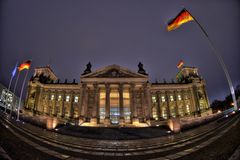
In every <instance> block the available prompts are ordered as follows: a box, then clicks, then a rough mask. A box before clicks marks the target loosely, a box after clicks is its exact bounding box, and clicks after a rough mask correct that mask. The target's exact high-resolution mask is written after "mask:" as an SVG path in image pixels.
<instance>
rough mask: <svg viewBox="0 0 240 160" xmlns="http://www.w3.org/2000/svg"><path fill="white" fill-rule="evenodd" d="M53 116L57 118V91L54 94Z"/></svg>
mask: <svg viewBox="0 0 240 160" xmlns="http://www.w3.org/2000/svg"><path fill="white" fill-rule="evenodd" d="M53 116H57V90H55V92H54V113H53Z"/></svg>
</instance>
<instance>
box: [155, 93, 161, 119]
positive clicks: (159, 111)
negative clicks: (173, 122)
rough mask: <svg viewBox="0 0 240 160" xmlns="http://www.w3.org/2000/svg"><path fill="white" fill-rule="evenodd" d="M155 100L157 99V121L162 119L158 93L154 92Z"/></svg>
mask: <svg viewBox="0 0 240 160" xmlns="http://www.w3.org/2000/svg"><path fill="white" fill-rule="evenodd" d="M156 98H157V116H158V119H161V118H162V116H161V115H162V109H161V105H160V102H161V101H160V96H159V92H156Z"/></svg>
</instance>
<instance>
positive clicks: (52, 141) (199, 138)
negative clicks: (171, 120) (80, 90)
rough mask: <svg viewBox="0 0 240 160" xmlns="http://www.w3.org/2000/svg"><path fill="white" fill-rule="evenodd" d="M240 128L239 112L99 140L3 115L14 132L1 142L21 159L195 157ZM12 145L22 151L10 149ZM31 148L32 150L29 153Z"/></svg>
mask: <svg viewBox="0 0 240 160" xmlns="http://www.w3.org/2000/svg"><path fill="white" fill-rule="evenodd" d="M236 127H238V128H239V127H240V126H239V114H235V115H233V116H230V117H228V118H222V119H219V120H217V121H213V122H211V123H209V124H206V125H203V126H200V127H198V128H194V129H191V130H188V131H185V132H182V133H178V134H169V133H168V135H161V136H159V137H155V138H138V139H135V140H99V139H90V138H82V137H74V136H69V135H64V134H60V133H58V132H52V131H48V130H46V129H43V128H39V127H36V126H33V125H31V124H28V123H25V122H23V121H20V122H16V121H15V120H14V119H11V118H6V119H3V118H1V130H3V131H4V132H2V133H1V134H2V135H1V137H4V136H6V135H11V136H7V137H6V138H5V139H1V143H2V144H1V145H3V146H2V147H3V149H5V150H6V153H7V154H8V155H9V157H11V156H12V157H14V158H13V159H15V158H16V157H17V156H19V154H20V155H21V156H20V157H18V158H17V159H25V158H26V157H34V158H31V159H37V158H41V159H79V158H80V159H112V158H116V159H185V158H187V159H191V155H194V154H195V153H198V152H200V151H201V150H204V149H205V148H206V147H209V146H211V144H213V143H216V142H218V141H219V140H220V139H222V137H224V135H225V134H227V133H229V132H230V131H231V130H236ZM99 130H101V128H99ZM161 131H163V130H161ZM7 139H9V140H8V141H7ZM10 141H12V142H10ZM12 143H14V145H13V144H12ZM235 145H236V144H235ZM9 146H10V147H9ZM219 146H220V145H219ZM8 147H9V148H8ZM12 147H13V148H16V147H17V148H16V149H17V150H19V149H20V148H21V150H20V151H19V152H15V151H13V150H12V151H10V152H9V149H10V148H12ZM28 148H31V152H27V150H28ZM32 148H34V149H33V150H32ZM231 152H233V151H231ZM232 154H233V153H232ZM212 159H214V158H212Z"/></svg>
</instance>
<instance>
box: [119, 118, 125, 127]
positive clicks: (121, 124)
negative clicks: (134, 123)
mask: <svg viewBox="0 0 240 160" xmlns="http://www.w3.org/2000/svg"><path fill="white" fill-rule="evenodd" d="M124 124H125V120H124V118H120V119H119V125H120V126H124Z"/></svg>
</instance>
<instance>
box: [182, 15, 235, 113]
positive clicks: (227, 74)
mask: <svg viewBox="0 0 240 160" xmlns="http://www.w3.org/2000/svg"><path fill="white" fill-rule="evenodd" d="M187 12H188V11H187ZM188 13H189V14H190V15H191V13H190V12H188ZM191 16H192V17H193V15H191ZM193 19H194V20H195V22H196V23H197V25H198V27H199V28H200V29H201V31H202V32H203V33H204V35H205V36H206V37H205V38H206V39H207V41H208V43H209V45H210V47H211V49H212V51H213V53H214V54H215V56H216V57H217V59H218V62H219V63H220V65H221V67H222V69H223V71H224V73H225V76H226V78H227V81H228V85H229V88H230V91H231V95H232V99H233V103H234V110H237V109H238V107H237V100H236V96H235V91H234V87H233V83H232V80H231V77H230V74H229V72H228V70H227V66H226V64H225V63H224V61H223V58H222V56H221V55H220V54H219V51H218V50H217V49H216V47H215V46H214V44H213V42H212V41H211V40H210V38H209V36H208V34H207V32H206V31H205V29H204V28H203V27H202V26H201V24H200V23H199V22H198V21H197V19H196V18H195V17H193Z"/></svg>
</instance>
